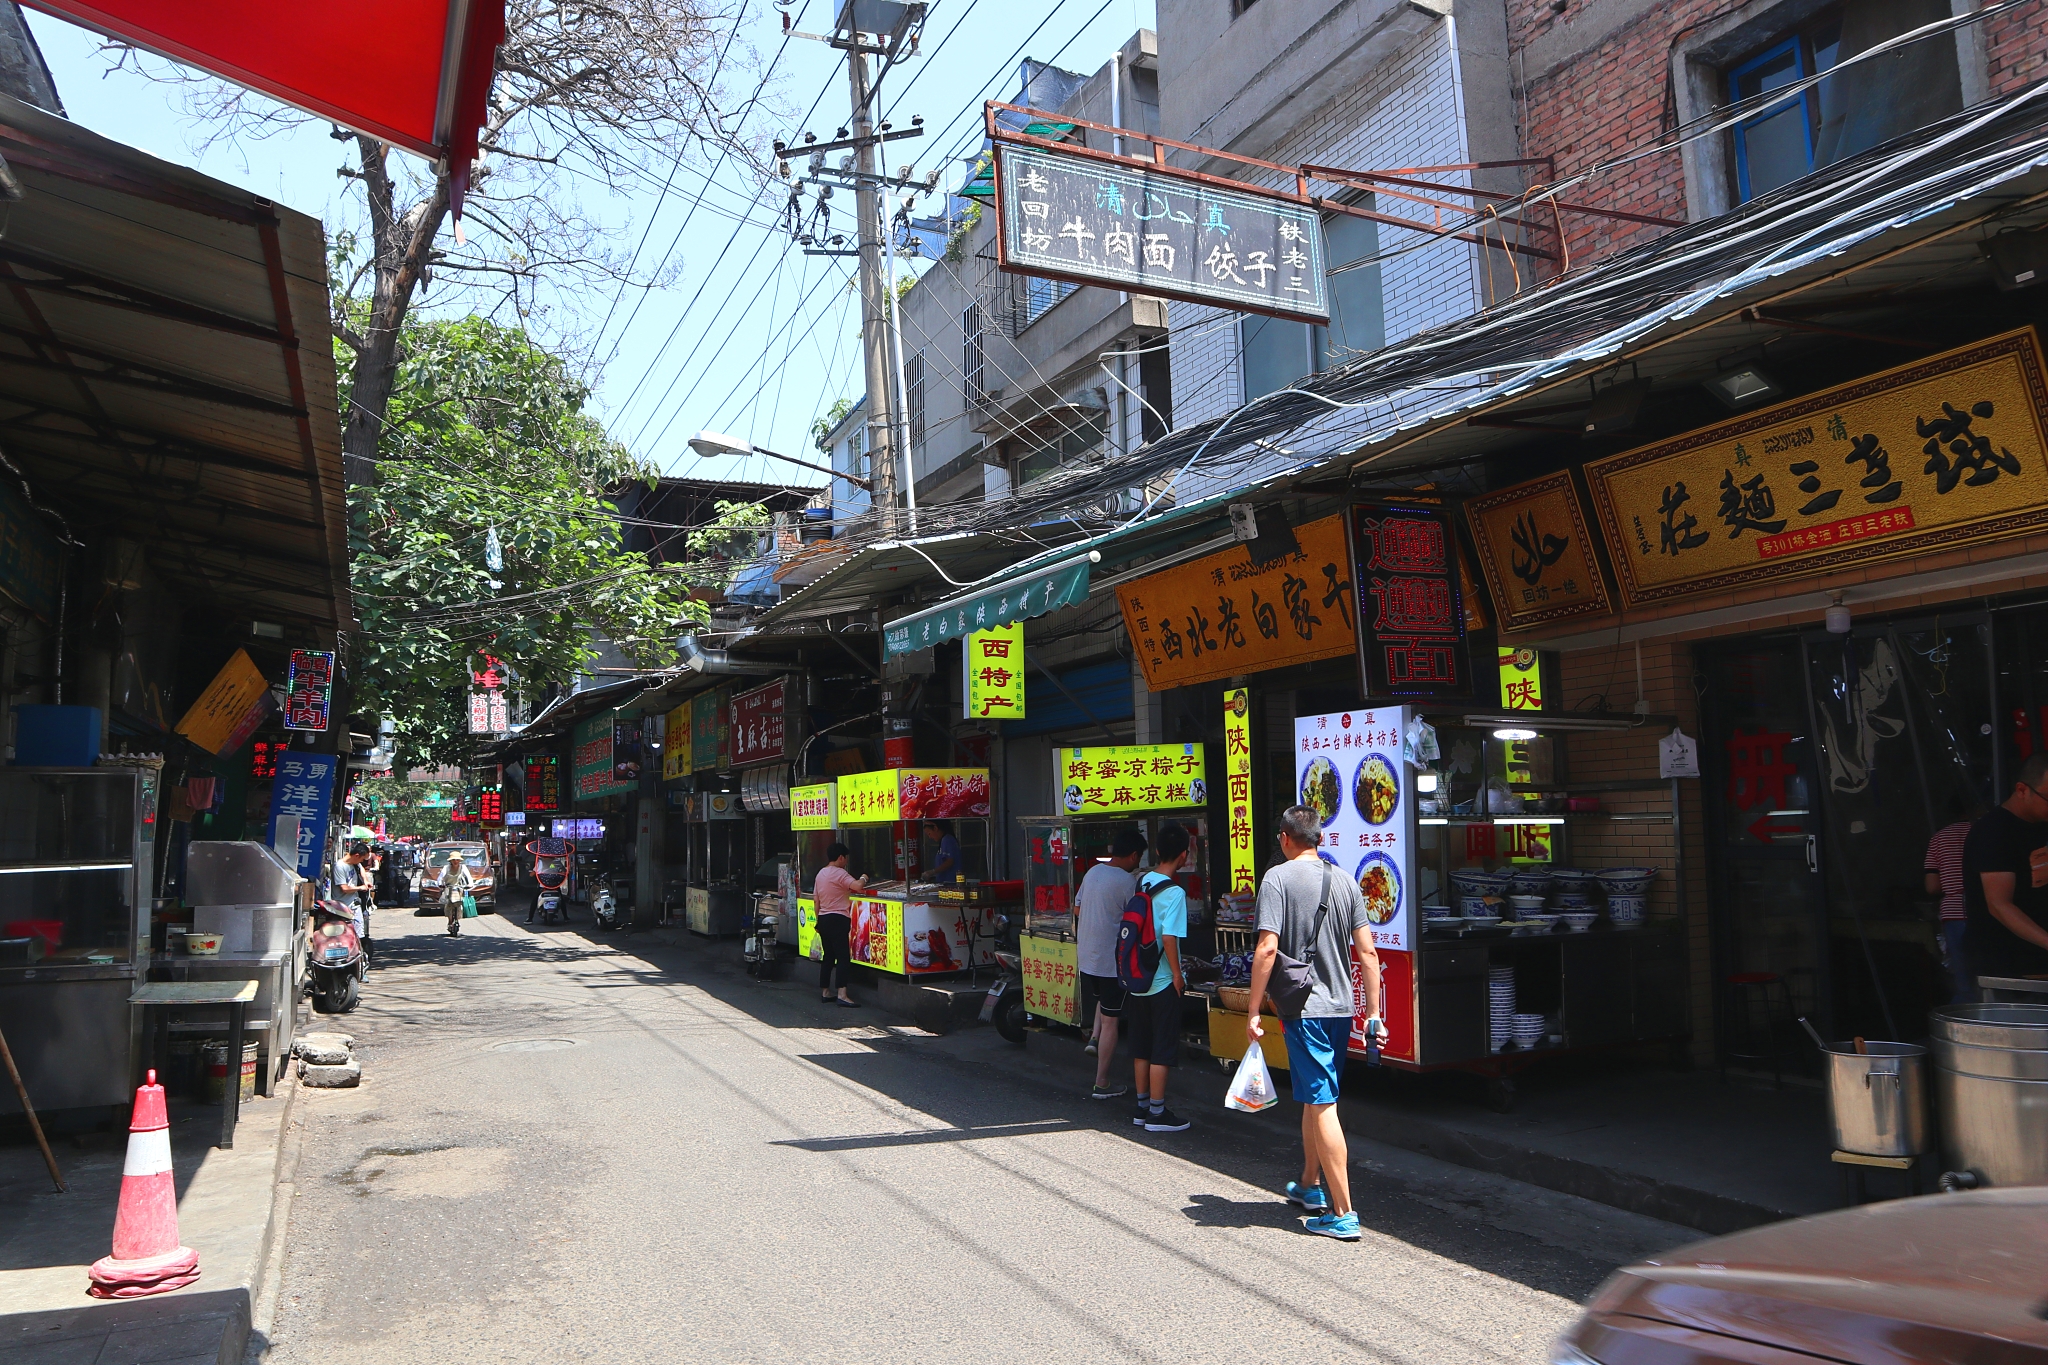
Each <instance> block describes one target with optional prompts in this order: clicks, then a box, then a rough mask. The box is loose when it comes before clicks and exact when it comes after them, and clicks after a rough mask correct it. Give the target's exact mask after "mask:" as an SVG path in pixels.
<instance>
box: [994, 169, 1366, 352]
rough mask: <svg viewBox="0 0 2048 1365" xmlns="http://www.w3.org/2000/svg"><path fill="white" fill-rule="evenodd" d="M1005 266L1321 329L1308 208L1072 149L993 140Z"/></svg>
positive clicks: (1323, 295) (999, 249) (1316, 228)
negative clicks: (1300, 322) (1313, 324)
mask: <svg viewBox="0 0 2048 1365" xmlns="http://www.w3.org/2000/svg"><path fill="white" fill-rule="evenodd" d="M995 153H996V210H997V212H996V262H997V264H998V265H999V266H1001V268H1002V269H1004V270H1009V271H1014V272H1017V273H1020V274H1026V275H1046V276H1050V277H1052V278H1054V279H1066V280H1072V281H1074V282H1075V283H1077V284H1099V285H1106V286H1108V287H1109V288H1111V289H1129V290H1135V291H1137V292H1139V293H1144V294H1157V295H1161V296H1163V297H1165V298H1169V299H1185V300H1186V301H1188V302H1189V303H1205V304H1209V305H1212V306H1214V307H1217V308H1228V309H1232V310H1235V311H1237V312H1240V313H1269V314H1272V315H1273V316H1275V317H1285V318H1300V319H1303V320H1305V321H1309V322H1327V321H1328V320H1329V316H1330V302H1329V296H1328V285H1327V282H1326V280H1325V277H1324V273H1323V267H1324V264H1325V262H1324V258H1323V225H1322V215H1321V214H1319V213H1318V212H1317V211H1316V210H1315V209H1314V208H1313V207H1311V206H1310V205H1307V204H1292V203H1289V202H1287V201H1286V200H1284V199H1279V198H1275V197H1270V196H1268V195H1263V194H1259V193H1258V192H1257V191H1256V190H1255V189H1253V188H1252V187H1251V186H1246V187H1244V188H1243V189H1241V190H1237V189H1225V188H1223V187H1222V186H1220V185H1218V184H1214V183H1211V182H1207V181H1202V180H1195V179H1190V178H1187V177H1185V176H1181V175H1175V174H1173V173H1172V172H1169V171H1167V170H1165V169H1164V168H1152V167H1147V168H1145V169H1142V170H1141V169H1139V168H1138V167H1135V166H1125V165H1119V164H1116V163H1114V162H1108V161H1100V160H1097V159H1095V158H1093V157H1089V156H1084V155H1079V154H1077V153H1075V152H1070V151H1055V150H1052V149H1050V148H1044V147H1023V146H1017V145H1015V144H1012V143H1005V142H998V143H997V144H996V149H995Z"/></svg>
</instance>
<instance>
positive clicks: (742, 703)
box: [731, 678, 786, 768]
mask: <svg viewBox="0 0 2048 1365" xmlns="http://www.w3.org/2000/svg"><path fill="white" fill-rule="evenodd" d="M784 695H785V694H784V688H783V682H782V679H780V678H777V679H776V680H775V681H774V682H772V683H769V684H767V685H766V686H763V687H757V688H755V689H754V690H753V691H751V692H741V693H739V694H738V695H736V696H734V697H733V699H732V720H731V725H732V764H733V766H734V767H735V768H738V767H744V766H746V765H747V764H749V763H766V762H772V761H779V760H781V759H782V758H783V756H784V754H783V736H784V734H785V733H786V732H785V730H784V728H783V727H784V719H783V698H784Z"/></svg>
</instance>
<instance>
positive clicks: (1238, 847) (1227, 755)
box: [1223, 687, 1259, 895]
mask: <svg viewBox="0 0 2048 1365" xmlns="http://www.w3.org/2000/svg"><path fill="white" fill-rule="evenodd" d="M1223 780H1224V781H1225V783H1227V784H1228V789H1227V790H1226V792H1225V800H1224V804H1225V807H1226V809H1227V810H1228V812H1229V819H1230V828H1229V843H1230V892H1231V894H1232V895H1244V894H1247V893H1256V892H1257V891H1258V889H1259V881H1258V875H1257V868H1256V866H1255V860H1254V859H1253V857H1252V707H1251V694H1250V693H1249V692H1248V691H1246V690H1245V689H1244V688H1242V687H1233V688H1231V689H1230V690H1229V691H1227V692H1225V693H1224V694H1223Z"/></svg>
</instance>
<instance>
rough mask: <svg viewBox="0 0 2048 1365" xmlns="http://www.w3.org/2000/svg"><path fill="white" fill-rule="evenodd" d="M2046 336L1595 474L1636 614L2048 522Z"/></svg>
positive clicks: (2010, 342) (1748, 422)
mask: <svg viewBox="0 0 2048 1365" xmlns="http://www.w3.org/2000/svg"><path fill="white" fill-rule="evenodd" d="M2044 414H2048V378H2044V367H2043V363H2042V356H2041V343H2040V339H2039V337H2038V336H2037V335H2036V334H2035V332H2034V330H2033V329H2032V328H2031V327H2026V328H2021V329H2020V330H2018V331H2015V332H2007V333H2005V334H2004V335H2002V336H1997V337H1993V338H1991V339H1990V340H1988V341H1982V342H1979V343H1977V344H1976V345H1974V346H1965V347H1963V348H1961V349H1959V350H1954V351H1949V352H1946V353H1945V354H1942V355H1938V356H1932V357H1930V358H1928V359H1926V360H1921V361H1916V362H1914V363H1913V364H1910V365H1901V366H1899V367H1897V368H1896V369H1891V370H1886V371H1884V372H1882V373H1880V374H1874V375H1871V376H1870V377H1869V378H1867V379H1861V380H1858V381H1857V382H1855V383H1853V384H1843V385H1840V386H1838V387H1836V388H1832V389H1826V390H1823V391H1822V392H1820V393H1816V394H1810V395H1808V396H1807V397H1805V398H1799V399H1794V400H1793V401H1792V402H1789V403H1780V404H1778V405H1776V406H1775V407H1770V408H1765V409H1763V410H1762V411H1759V412H1754V413H1749V414H1746V415H1744V416H1742V417H1738V418H1734V419H1732V420H1730V421H1727V422H1722V423H1720V424H1718V425H1716V426H1712V427H1706V428H1703V429H1701V430H1699V431H1694V432H1689V433H1687V434H1686V435H1683V436H1677V437H1674V438H1672V439H1671V440H1668V441H1660V442H1658V443H1656V444H1655V445H1649V446H1644V447H1641V448H1640V449H1637V450H1631V451H1627V452H1625V453H1623V454H1620V455H1615V456H1611V457H1609V458H1608V459H1604V460H1596V461H1594V462H1592V463H1591V464H1588V465H1587V466H1586V479H1587V482H1588V483H1589V484H1590V485H1591V487H1592V490H1593V503H1594V506H1595V507H1596V508H1597V509H1598V512H1599V515H1600V523H1601V527H1602V529H1603V530H1604V532H1605V533H1606V536H1607V544H1608V548H1609V550H1610V551H1611V552H1612V555H1613V559H1614V568H1615V572H1616V573H1617V574H1618V575H1619V576H1620V579H1621V598H1622V605H1623V606H1624V607H1629V608H1634V607H1639V606H1643V605H1646V604H1649V603H1655V602H1665V601H1670V600H1672V599H1675V598H1682V597H1684V596H1686V595H1688V594H1692V593H1700V592H1711V591H1715V590H1718V589H1725V588H1738V587H1747V586H1750V585H1752V584H1756V583H1763V582H1769V581H1773V580H1778V579H1785V578H1798V577H1804V576H1806V575H1810V574H1817V573H1823V572H1827V571H1831V570H1835V569H1839V568H1841V567H1842V566H1844V565H1847V564H1866V563H1871V562H1873V561H1879V560H1887V559H1897V558H1900V557H1902V556H1908V555H1923V554H1929V553H1939V552H1941V551H1944V550H1950V549H1954V548H1956V547H1958V546H1963V545H1971V544H1976V543H1978V542H1982V541H1988V540H1998V539H2004V538H2007V537H2011V536H2015V535H2018V534H2021V533H2022V532H2025V531H2028V530H2031V529H2036V528H2039V527H2041V526H2043V525H2048V432H2044V429H2043V419H2044Z"/></svg>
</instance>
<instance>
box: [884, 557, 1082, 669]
mask: <svg viewBox="0 0 2048 1365" xmlns="http://www.w3.org/2000/svg"><path fill="white" fill-rule="evenodd" d="M1092 559H1093V556H1083V557H1082V558H1080V559H1072V560H1068V561H1066V562H1065V563H1062V564H1052V565H1048V566H1047V567H1046V568H1044V569H1041V570H1039V571H1038V572H1036V573H1030V574H1020V575H1017V576H1016V577H1013V578H1006V579H1004V580H1003V581H1002V582H1001V583H997V584H994V585H992V586H990V587H987V588H983V589H981V590H980V591H978V592H976V593H974V594H972V595H971V596H966V597H955V598H953V599H951V600H950V601H946V602H941V603H939V604H938V605H937V606H935V607H926V608H925V609H924V610H923V611H921V612H918V613H916V614H915V615H913V616H906V617H904V618H903V619H902V620H900V621H891V622H889V623H888V624H887V625H885V626H883V627H882V657H883V658H884V659H893V658H895V657H896V656H897V655H899V654H909V653H912V652H913V651H915V650H920V649H930V648H931V647H932V646H933V645H936V644H939V643H941V642H943V641H946V640H958V639H962V638H964V637H965V636H966V635H967V633H968V632H969V631H975V630H987V629H988V628H989V627H991V626H1006V625H1008V624H1009V623H1010V622H1012V621H1023V620H1028V619H1029V618H1031V617H1033V616H1043V615H1045V614H1046V613H1047V612H1049V611H1058V610H1059V609H1060V608H1061V607H1072V606H1078V605H1080V604H1081V603H1083V602H1085V601H1087V600H1088V565H1089V564H1090V563H1091V562H1092Z"/></svg>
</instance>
